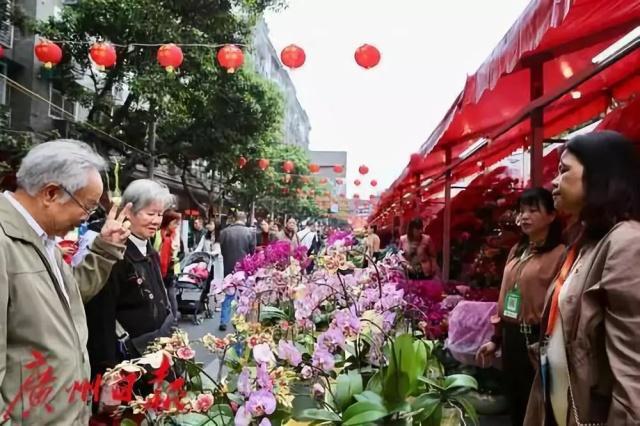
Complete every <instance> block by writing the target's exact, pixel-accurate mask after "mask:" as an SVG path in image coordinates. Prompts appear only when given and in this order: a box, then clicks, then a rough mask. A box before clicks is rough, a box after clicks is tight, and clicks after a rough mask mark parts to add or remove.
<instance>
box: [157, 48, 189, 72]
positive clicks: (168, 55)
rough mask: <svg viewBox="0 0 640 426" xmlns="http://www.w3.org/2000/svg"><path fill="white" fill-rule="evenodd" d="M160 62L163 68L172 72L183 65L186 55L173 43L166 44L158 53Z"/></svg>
mask: <svg viewBox="0 0 640 426" xmlns="http://www.w3.org/2000/svg"><path fill="white" fill-rule="evenodd" d="M157 59H158V63H159V64H160V66H161V67H162V68H164V69H165V70H167V72H169V73H171V72H174V71H175V70H176V68H179V67H180V65H182V61H183V60H184V55H183V54H182V49H180V47H179V46H176V45H175V44H173V43H169V44H164V45H162V46H160V48H159V49H158V55H157Z"/></svg>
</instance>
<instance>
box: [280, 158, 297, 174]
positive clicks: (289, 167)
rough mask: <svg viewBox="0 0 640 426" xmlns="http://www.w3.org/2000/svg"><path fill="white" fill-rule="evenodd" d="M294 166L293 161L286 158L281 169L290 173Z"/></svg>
mask: <svg viewBox="0 0 640 426" xmlns="http://www.w3.org/2000/svg"><path fill="white" fill-rule="evenodd" d="M294 167H295V166H294V164H293V161H291V160H287V161H285V162H284V164H282V170H284V172H285V173H291V172H292V171H293V168H294Z"/></svg>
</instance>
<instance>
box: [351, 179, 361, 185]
mask: <svg viewBox="0 0 640 426" xmlns="http://www.w3.org/2000/svg"><path fill="white" fill-rule="evenodd" d="M360 183H361V182H360V179H356V180H354V181H353V184H354V185H355V186H360Z"/></svg>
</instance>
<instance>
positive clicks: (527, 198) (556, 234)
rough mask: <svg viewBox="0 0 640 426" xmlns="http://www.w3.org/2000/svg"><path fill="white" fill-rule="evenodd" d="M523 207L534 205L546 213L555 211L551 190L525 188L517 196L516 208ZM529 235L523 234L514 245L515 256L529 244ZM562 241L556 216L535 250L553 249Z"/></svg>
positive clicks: (558, 220)
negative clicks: (515, 245) (544, 238)
mask: <svg viewBox="0 0 640 426" xmlns="http://www.w3.org/2000/svg"><path fill="white" fill-rule="evenodd" d="M523 207H534V208H537V209H539V210H543V209H544V210H545V211H546V212H547V213H548V214H552V213H555V212H556V209H555V206H554V204H553V196H552V195H551V192H549V191H548V190H546V189H544V188H531V189H527V190H525V191H524V192H523V193H522V194H521V195H520V198H518V209H519V210H522V208H523ZM529 243H530V241H529V236H528V235H526V234H523V236H522V238H521V239H520V242H519V243H518V247H516V252H515V255H516V256H521V255H522V253H524V251H525V250H526V249H527V247H528V246H529ZM561 243H562V223H560V219H558V217H556V218H555V219H554V221H553V222H551V224H550V225H549V232H548V233H547V238H546V240H545V241H544V244H542V245H541V246H540V247H536V251H537V252H538V253H545V252H548V251H551V250H553V249H554V248H556V247H558V245H560V244H561Z"/></svg>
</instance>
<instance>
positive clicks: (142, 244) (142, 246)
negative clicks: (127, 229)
mask: <svg viewBox="0 0 640 426" xmlns="http://www.w3.org/2000/svg"><path fill="white" fill-rule="evenodd" d="M129 239H130V240H131V242H132V243H133V244H135V246H136V248H137V249H138V251H139V252H140V254H142V255H143V256H146V255H147V240H141V239H140V238H138V237H136V236H135V235H133V234H131V235H129Z"/></svg>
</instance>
